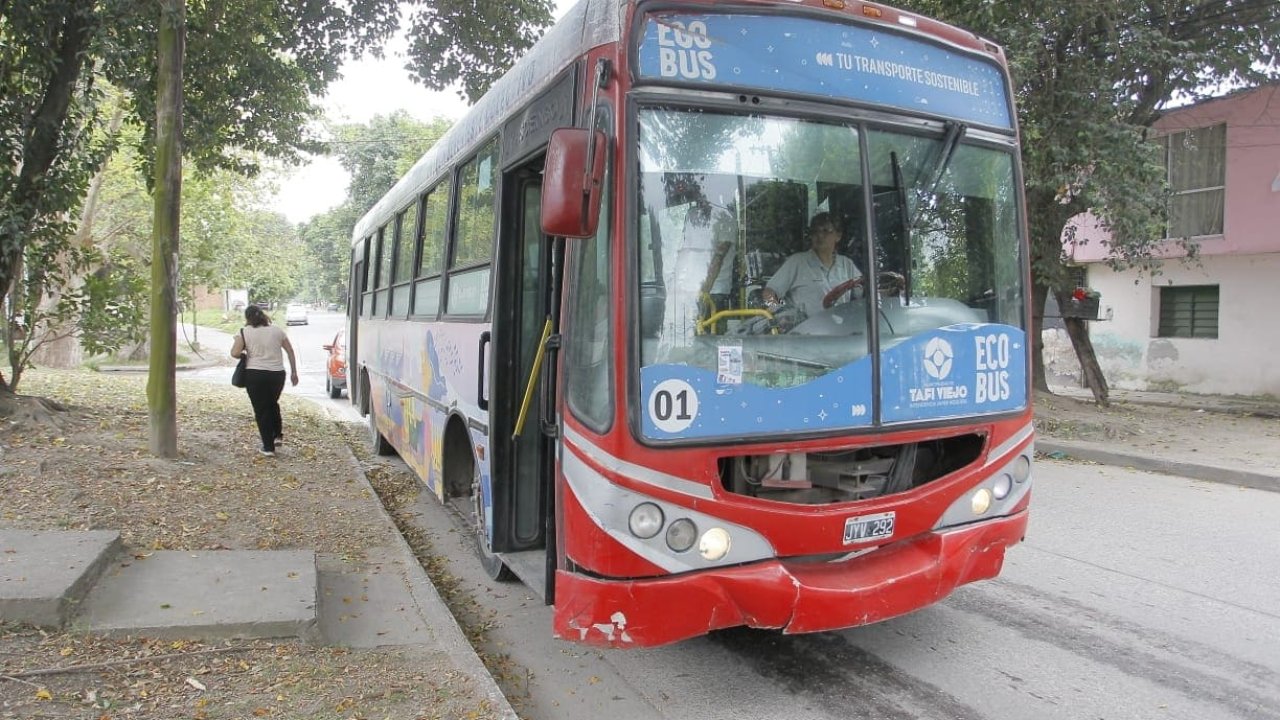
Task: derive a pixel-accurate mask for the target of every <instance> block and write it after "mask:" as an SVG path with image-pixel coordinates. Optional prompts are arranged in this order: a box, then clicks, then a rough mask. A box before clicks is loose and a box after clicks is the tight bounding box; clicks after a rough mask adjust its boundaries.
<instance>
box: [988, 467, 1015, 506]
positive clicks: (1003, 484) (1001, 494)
mask: <svg viewBox="0 0 1280 720" xmlns="http://www.w3.org/2000/svg"><path fill="white" fill-rule="evenodd" d="M1012 489H1013V478H1012V477H1010V476H1009V473H1005V474H1003V475H1001V476H1000V477H998V478H996V484H995V485H992V486H991V494H992V495H995V496H996V499H997V500H1003V499H1005V498H1007V497H1009V491H1010V490H1012Z"/></svg>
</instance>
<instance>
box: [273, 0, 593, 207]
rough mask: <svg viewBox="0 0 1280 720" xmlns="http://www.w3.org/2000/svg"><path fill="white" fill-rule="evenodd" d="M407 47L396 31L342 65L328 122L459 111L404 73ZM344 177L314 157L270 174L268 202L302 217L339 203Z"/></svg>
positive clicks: (328, 160)
mask: <svg viewBox="0 0 1280 720" xmlns="http://www.w3.org/2000/svg"><path fill="white" fill-rule="evenodd" d="M573 2H574V0H557V3H556V7H555V8H554V9H553V10H552V14H553V15H554V16H555V17H556V18H557V19H559V18H560V17H562V16H563V15H564V13H565V12H566V11H567V10H568V9H569V8H570V7H572V6H573ZM407 48H408V42H407V40H406V39H405V38H404V37H399V38H396V39H395V40H393V41H392V42H391V43H389V44H388V46H387V47H386V48H385V51H384V57H383V58H382V59H377V58H368V57H366V58H362V59H360V60H356V61H351V62H348V63H347V64H346V65H344V66H343V68H342V79H340V80H338V81H337V82H335V83H334V84H332V85H330V86H329V93H328V95H326V96H325V97H324V98H323V99H322V100H321V103H320V105H321V107H323V108H324V109H325V115H326V118H327V119H328V120H330V121H332V122H343V123H363V122H368V121H369V120H370V119H372V118H373V116H375V115H388V114H390V113H392V112H395V111H396V110H405V111H407V112H408V113H409V114H410V115H412V116H413V117H414V118H416V119H418V120H422V121H429V120H431V119H432V118H436V117H445V118H448V119H450V120H457V119H458V118H460V117H462V115H463V114H464V113H465V112H466V110H467V103H466V101H465V100H463V99H462V97H461V96H460V95H459V94H458V93H457V92H456V91H455V90H453V89H449V90H444V91H439V92H436V91H429V90H427V89H425V88H423V87H422V86H421V85H418V84H416V83H414V82H413V81H412V80H410V79H409V73H408V71H407V70H405V69H404V65H405V53H406V49H407ZM349 179H350V176H349V175H348V174H347V172H346V171H345V170H343V169H342V166H341V165H339V164H338V161H337V160H336V159H335V158H332V157H317V158H314V159H313V160H312V161H311V162H310V163H308V164H306V165H303V166H300V167H298V168H293V169H292V170H291V171H289V172H287V173H284V174H282V175H280V176H279V177H278V178H277V179H276V184H277V186H278V187H277V190H276V194H275V198H274V200H273V201H272V202H271V204H270V207H271V209H273V210H275V211H277V212H279V213H282V214H283V215H284V216H285V217H286V218H288V219H289V221H290V222H293V223H299V222H306V221H307V220H309V219H310V218H311V217H312V216H314V215H318V214H320V213H322V212H324V211H326V210H328V209H330V208H332V207H334V206H336V205H338V204H339V203H341V202H342V200H343V199H344V198H345V197H346V193H347V182H348V181H349Z"/></svg>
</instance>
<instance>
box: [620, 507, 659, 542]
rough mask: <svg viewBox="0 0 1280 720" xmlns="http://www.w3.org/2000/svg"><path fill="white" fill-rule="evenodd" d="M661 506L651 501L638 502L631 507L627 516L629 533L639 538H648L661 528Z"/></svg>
mask: <svg viewBox="0 0 1280 720" xmlns="http://www.w3.org/2000/svg"><path fill="white" fill-rule="evenodd" d="M662 521H663V517H662V508H660V507H658V506H657V505H654V504H653V503H649V502H647V503H640V504H639V505H637V506H635V507H634V508H632V509H631V516H630V517H628V518H627V528H628V529H629V530H631V534H632V535H635V536H636V537H638V538H640V539H641V540H648V539H649V538H651V537H653V536H654V535H657V534H658V531H659V530H661V529H662Z"/></svg>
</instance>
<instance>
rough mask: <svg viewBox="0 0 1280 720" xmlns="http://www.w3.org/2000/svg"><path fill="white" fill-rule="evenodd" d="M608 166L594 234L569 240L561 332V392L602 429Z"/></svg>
mask: <svg viewBox="0 0 1280 720" xmlns="http://www.w3.org/2000/svg"><path fill="white" fill-rule="evenodd" d="M609 175H610V173H609V168H608V166H606V167H605V176H604V183H603V185H604V187H605V188H606V190H605V197H604V198H603V199H602V200H601V202H600V224H599V226H598V228H597V230H596V235H595V237H593V238H587V239H585V240H570V241H569V247H570V248H571V249H572V251H573V253H574V258H573V265H572V273H573V274H572V280H571V281H570V282H571V283H572V286H571V289H570V300H569V302H570V316H569V318H570V320H569V323H570V324H569V329H568V334H567V337H566V342H565V345H566V350H567V352H568V360H569V362H568V372H567V377H566V387H565V398H566V401H567V403H568V405H569V407H570V409H572V410H573V413H574V415H576V416H577V417H578V418H579V419H581V420H582V421H583V422H585V423H586V424H587V425H588V426H590V427H592V428H594V429H596V430H599V431H601V432H603V431H604V430H607V429H608V427H609V423H610V421H611V420H612V418H613V395H614V393H613V381H612V378H613V373H612V372H611V370H612V368H613V362H612V360H613V329H612V326H611V324H610V319H611V318H612V308H613V302H612V299H613V293H611V292H610V288H611V287H612V283H610V282H609V277H610V257H611V256H610V252H609V240H610V237H609V227H610V225H609V223H610V216H609V208H610V206H609V202H610V192H609V189H608V188H609V179H610V178H609Z"/></svg>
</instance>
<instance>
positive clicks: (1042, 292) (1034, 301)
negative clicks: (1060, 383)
mask: <svg viewBox="0 0 1280 720" xmlns="http://www.w3.org/2000/svg"><path fill="white" fill-rule="evenodd" d="M1048 299H1049V288H1047V287H1045V286H1044V285H1041V284H1040V283H1037V282H1035V280H1034V279H1033V280H1032V282H1031V330H1030V331H1029V332H1028V334H1029V335H1030V336H1031V337H1030V338H1029V339H1030V341H1031V388H1032V389H1033V390H1039V391H1040V392H1043V393H1048V392H1049V376H1048V373H1046V372H1045V368H1044V304H1045V301H1047V300H1048Z"/></svg>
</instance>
